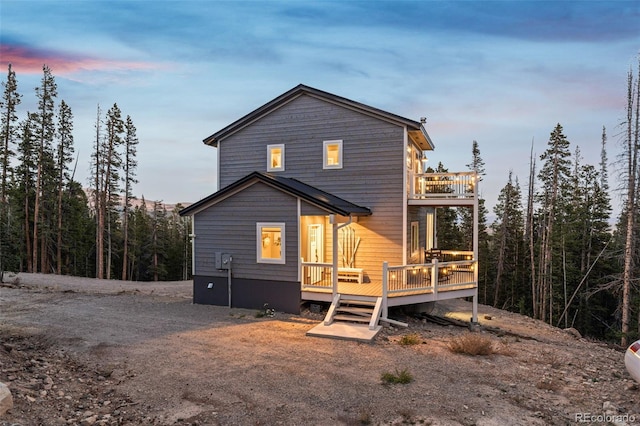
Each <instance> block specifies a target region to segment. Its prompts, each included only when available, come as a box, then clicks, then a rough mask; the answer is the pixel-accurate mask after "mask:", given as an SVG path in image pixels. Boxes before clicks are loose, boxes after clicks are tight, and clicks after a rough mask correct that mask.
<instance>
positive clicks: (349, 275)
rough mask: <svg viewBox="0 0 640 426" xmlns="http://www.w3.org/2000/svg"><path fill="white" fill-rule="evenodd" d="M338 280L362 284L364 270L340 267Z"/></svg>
mask: <svg viewBox="0 0 640 426" xmlns="http://www.w3.org/2000/svg"><path fill="white" fill-rule="evenodd" d="M338 281H341V282H349V283H358V284H362V282H363V281H364V270H363V269H362V268H338Z"/></svg>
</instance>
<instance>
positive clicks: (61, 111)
mask: <svg viewBox="0 0 640 426" xmlns="http://www.w3.org/2000/svg"><path fill="white" fill-rule="evenodd" d="M72 132H73V114H72V112H71V108H70V107H69V105H67V104H66V103H65V101H64V100H63V101H61V102H60V106H59V108H58V129H57V132H56V134H57V136H58V146H57V149H56V170H57V173H58V180H57V192H58V200H57V244H56V272H57V273H58V274H62V234H63V233H65V229H64V228H63V216H64V215H63V211H64V203H63V201H64V199H63V194H64V192H65V186H66V185H67V183H68V181H69V180H70V176H69V163H70V162H71V161H73V151H74V149H73V133H72Z"/></svg>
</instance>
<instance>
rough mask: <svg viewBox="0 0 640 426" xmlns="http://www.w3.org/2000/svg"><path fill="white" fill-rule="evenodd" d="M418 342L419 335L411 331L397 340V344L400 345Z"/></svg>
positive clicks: (419, 340) (416, 343)
mask: <svg viewBox="0 0 640 426" xmlns="http://www.w3.org/2000/svg"><path fill="white" fill-rule="evenodd" d="M420 342H421V339H420V336H419V335H418V334H417V333H411V334H405V335H403V336H402V337H401V338H400V340H399V341H398V344H400V345H402V346H411V345H418V344H420Z"/></svg>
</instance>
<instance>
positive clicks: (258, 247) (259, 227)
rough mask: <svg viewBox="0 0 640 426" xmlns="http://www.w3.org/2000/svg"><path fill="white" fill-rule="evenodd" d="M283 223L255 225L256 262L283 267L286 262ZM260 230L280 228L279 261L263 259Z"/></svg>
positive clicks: (260, 223) (259, 223)
mask: <svg viewBox="0 0 640 426" xmlns="http://www.w3.org/2000/svg"><path fill="white" fill-rule="evenodd" d="M284 225H285V224H284V222H258V223H256V262H258V263H273V264H280V265H284V264H285V262H286V256H285V253H286V244H285V226H284ZM262 228H280V253H281V257H280V259H272V258H264V257H262V256H261V254H262Z"/></svg>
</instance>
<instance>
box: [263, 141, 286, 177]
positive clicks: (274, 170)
mask: <svg viewBox="0 0 640 426" xmlns="http://www.w3.org/2000/svg"><path fill="white" fill-rule="evenodd" d="M273 148H280V152H281V153H282V154H281V155H282V158H281V159H280V160H281V161H280V164H281V166H280V167H272V166H271V150H272V149H273ZM267 171H268V172H284V144H283V143H279V144H274V145H267Z"/></svg>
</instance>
